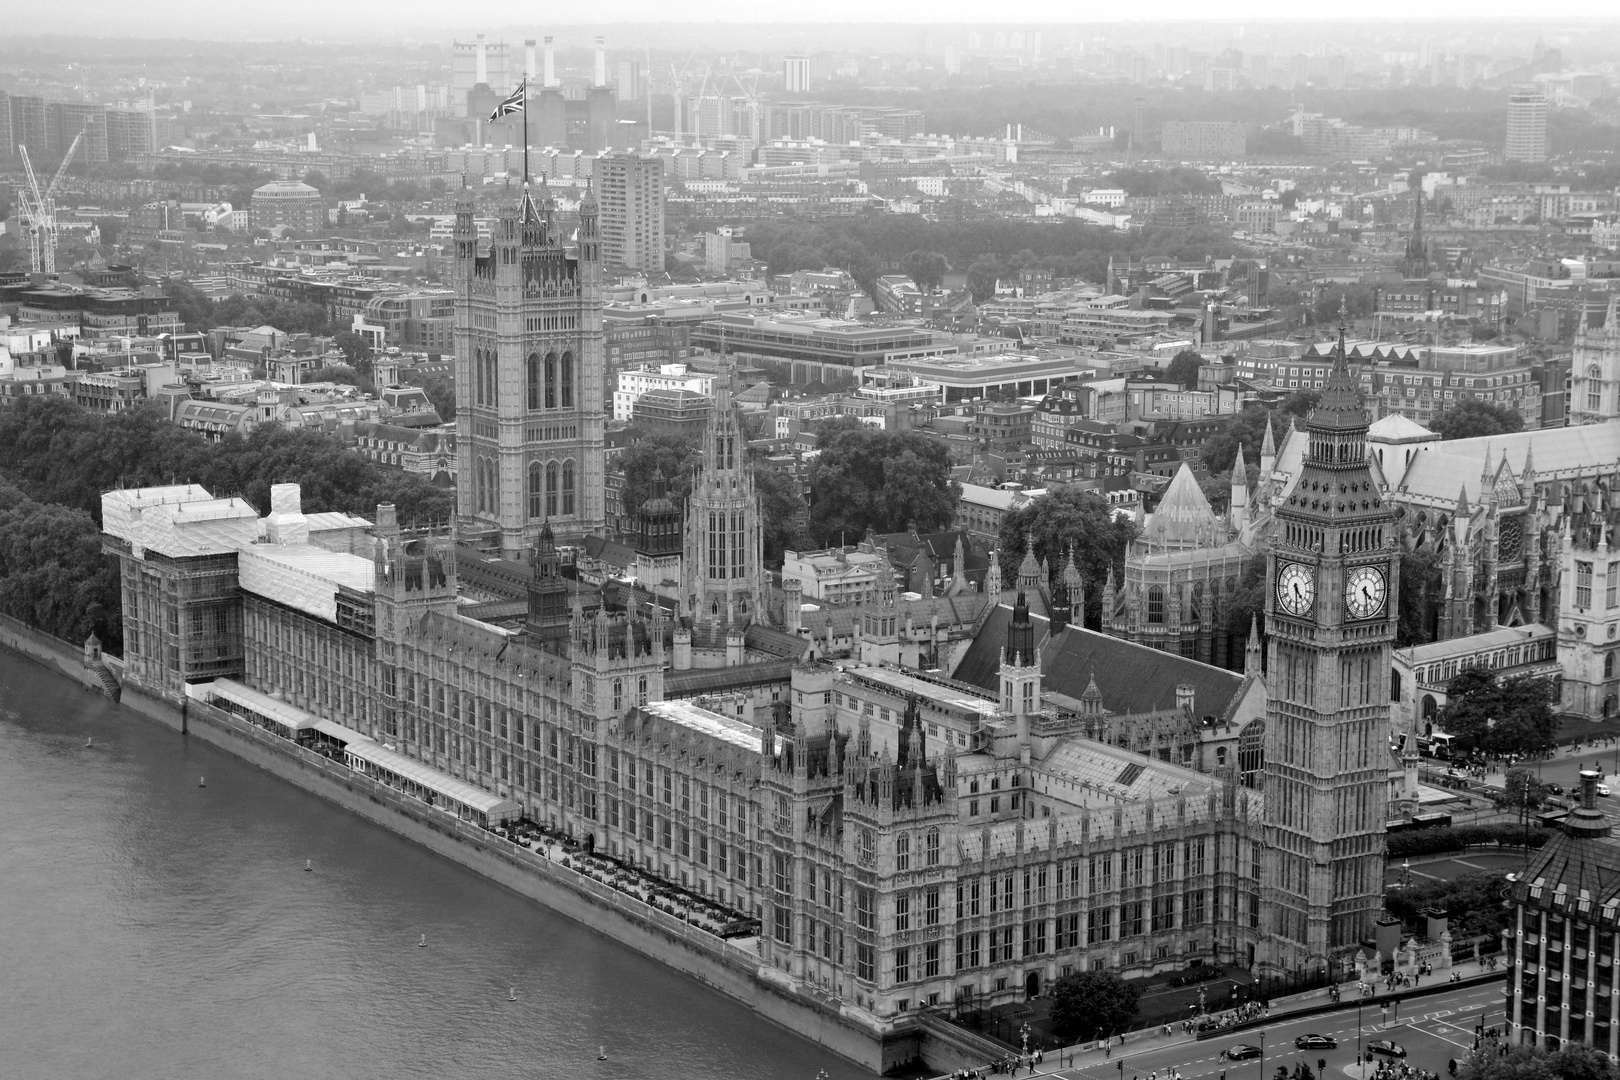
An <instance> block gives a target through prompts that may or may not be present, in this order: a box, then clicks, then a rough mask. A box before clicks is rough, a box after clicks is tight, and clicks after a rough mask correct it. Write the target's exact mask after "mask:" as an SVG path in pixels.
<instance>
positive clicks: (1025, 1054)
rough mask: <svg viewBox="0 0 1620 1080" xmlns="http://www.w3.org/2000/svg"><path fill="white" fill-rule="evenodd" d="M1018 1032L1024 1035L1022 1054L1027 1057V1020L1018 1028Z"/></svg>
mask: <svg viewBox="0 0 1620 1080" xmlns="http://www.w3.org/2000/svg"><path fill="white" fill-rule="evenodd" d="M1018 1033H1019V1034H1020V1035H1022V1036H1023V1037H1024V1056H1025V1057H1026V1058H1027V1057H1029V1023H1028V1021H1025V1023H1024V1026H1023V1027H1022V1028H1020V1029H1019V1032H1018Z"/></svg>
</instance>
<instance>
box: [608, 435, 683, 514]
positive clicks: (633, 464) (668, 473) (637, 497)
mask: <svg viewBox="0 0 1620 1080" xmlns="http://www.w3.org/2000/svg"><path fill="white" fill-rule="evenodd" d="M702 459H703V452H702V450H700V449H699V447H698V444H697V443H696V442H694V441H693V440H691V439H687V438H683V437H681V436H679V435H672V434H670V433H668V432H656V433H653V434H648V435H644V436H642V437H641V438H639V439H637V440H636V441H635V442H633V443H631V444H630V446H629V447H628V448H627V449H626V450H624V451H623V452H622V453H621V454H620V455H619V468H620V470H621V471H622V472H623V473H624V488H623V490H622V491H621V493H620V495H619V505H620V506H622V507H623V508H624V510H623V512H624V515H625V516H626V517H632V516H634V515H635V513H636V511H637V510H639V509H641V504H642V503H644V502H646V501H647V500H648V499H650V498H652V495H653V488H654V485H655V484H656V483H657V478H658V474H659V473H662V474H663V477H664V491H665V493H666V494H668V496H669V497H670V498H671V499H673V500H675V505H676V506H680V505H681V504H682V503H683V502H685V501H686V497H687V496H688V495H690V494H691V493H692V472H693V470H694V469H696V468H697V467H698V465H699V463H700V462H701V461H702Z"/></svg>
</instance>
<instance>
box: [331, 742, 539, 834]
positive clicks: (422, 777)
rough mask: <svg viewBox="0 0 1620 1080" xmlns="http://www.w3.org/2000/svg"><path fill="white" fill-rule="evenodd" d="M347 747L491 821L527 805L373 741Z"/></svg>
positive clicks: (357, 755) (520, 809)
mask: <svg viewBox="0 0 1620 1080" xmlns="http://www.w3.org/2000/svg"><path fill="white" fill-rule="evenodd" d="M344 750H345V751H346V752H347V753H348V754H349V755H350V756H351V757H356V758H359V759H360V760H362V761H366V762H370V763H371V764H372V765H375V766H376V767H377V768H378V769H381V770H382V771H384V772H389V773H392V774H394V775H395V776H398V777H400V778H402V779H405V780H409V781H411V782H412V783H415V784H420V785H421V786H422V787H425V788H427V789H428V790H429V791H433V792H435V793H437V794H439V795H443V796H444V797H445V798H447V799H451V800H454V801H455V802H458V803H460V804H461V805H463V806H465V807H467V808H469V809H471V810H476V811H478V812H479V813H482V814H485V815H487V816H488V817H489V819H490V820H491V821H504V820H506V819H507V818H513V817H517V816H519V815H520V814H521V813H522V812H523V808H522V807H520V806H518V804H517V803H515V802H512V801H511V800H510V799H502V798H500V797H498V796H495V795H491V794H490V793H489V792H487V791H485V790H484V789H483V788H480V787H474V786H473V785H472V784H468V783H465V782H463V781H461V780H457V779H456V778H455V777H453V776H450V775H448V774H446V773H442V772H440V771H439V770H438V769H434V768H430V767H429V766H427V765H424V764H422V763H421V762H420V761H415V760H412V759H411V758H408V757H406V756H405V755H404V754H396V753H395V752H394V751H392V750H388V749H385V748H383V747H382V746H379V745H378V744H377V743H374V742H371V741H370V740H364V741H361V742H355V743H350V744H349V745H348V746H346V747H345V748H344Z"/></svg>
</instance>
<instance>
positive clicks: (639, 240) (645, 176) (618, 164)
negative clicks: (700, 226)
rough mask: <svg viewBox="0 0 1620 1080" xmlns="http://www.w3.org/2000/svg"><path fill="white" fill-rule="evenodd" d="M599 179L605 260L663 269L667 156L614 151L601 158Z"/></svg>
mask: <svg viewBox="0 0 1620 1080" xmlns="http://www.w3.org/2000/svg"><path fill="white" fill-rule="evenodd" d="M594 183H595V186H596V199H597V205H598V206H599V207H600V213H601V223H602V258H603V260H604V261H605V262H606V263H607V265H609V266H615V267H622V268H624V269H627V270H645V271H651V272H654V273H657V272H658V271H661V270H663V268H664V161H663V159H662V158H657V157H642V156H641V155H639V154H608V155H606V156H604V157H602V158H599V159H597V162H596V171H595V181H594Z"/></svg>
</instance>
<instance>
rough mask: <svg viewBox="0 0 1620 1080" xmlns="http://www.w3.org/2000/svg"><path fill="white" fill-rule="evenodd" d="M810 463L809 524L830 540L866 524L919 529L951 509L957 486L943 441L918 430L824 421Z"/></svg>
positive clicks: (937, 525) (941, 520) (945, 519)
mask: <svg viewBox="0 0 1620 1080" xmlns="http://www.w3.org/2000/svg"><path fill="white" fill-rule="evenodd" d="M816 441H817V445H818V446H819V447H820V448H821V452H820V454H818V455H817V457H816V460H815V461H814V462H813V463H812V464H811V466H810V530H811V532H812V533H813V534H814V535H815V537H816V539H817V541H818V542H819V543H822V544H826V545H831V544H835V543H841V542H844V541H845V540H847V539H850V538H858V537H861V536H863V535H865V534H866V531H867V530H868V529H873V530H876V531H877V532H880V533H892V532H900V531H901V530H903V529H906V528H907V527H909V526H911V525H915V526H916V527H917V528H918V529H919V530H921V531H923V532H933V531H935V530H937V529H943V528H944V527H945V526H946V525H947V524H949V523H950V521H951V519H952V518H953V517H955V516H956V504H957V500H958V499H959V498H961V495H962V486H961V485H960V484H958V483H957V482H956V481H955V480H954V479H952V477H951V458H950V453H949V451H948V450H947V449H946V448H945V446H944V444H943V443H940V442H938V441H937V440H935V439H932V438H930V437H928V436H927V435H923V434H921V433H919V432H914V431H907V432H893V431H882V430H880V429H878V428H875V427H872V426H870V425H868V424H862V423H860V422H859V421H854V426H853V427H851V426H849V425H848V424H844V423H832V422H829V423H828V424H826V425H823V430H822V432H821V433H820V434H818V436H817V440H816Z"/></svg>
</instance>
